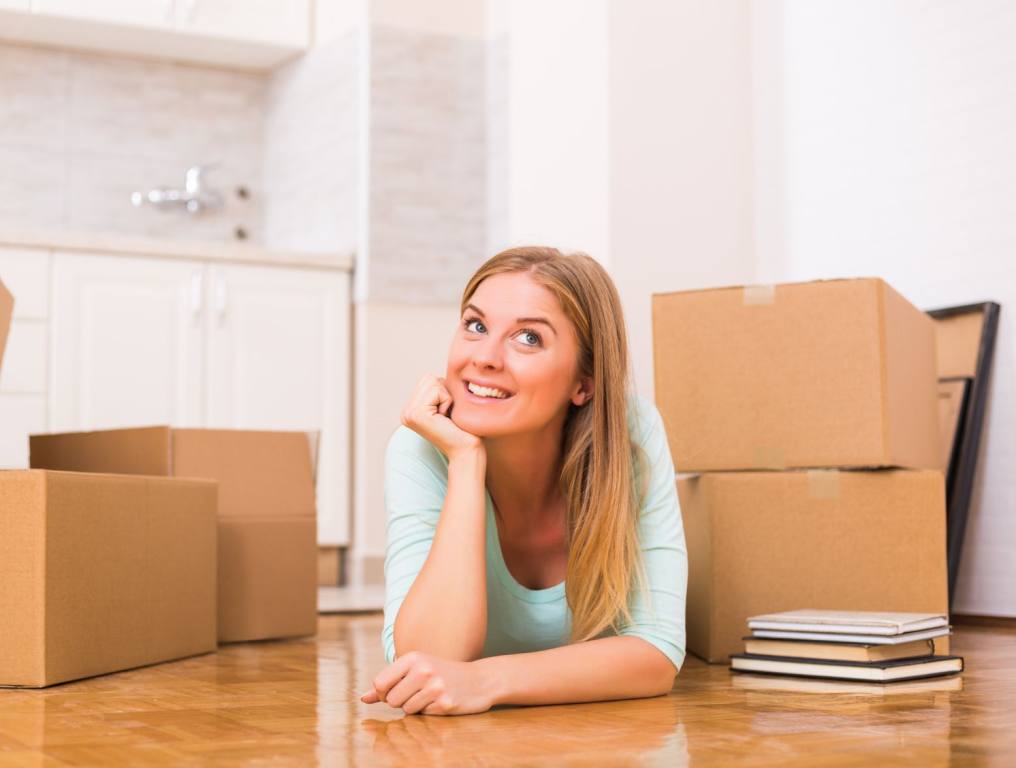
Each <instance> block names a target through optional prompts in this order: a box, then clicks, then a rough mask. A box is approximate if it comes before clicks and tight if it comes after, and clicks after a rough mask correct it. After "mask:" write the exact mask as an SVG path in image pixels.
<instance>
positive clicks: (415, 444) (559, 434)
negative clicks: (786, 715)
mask: <svg viewBox="0 0 1016 768" xmlns="http://www.w3.org/2000/svg"><path fill="white" fill-rule="evenodd" d="M461 309H462V320H461V324H460V325H459V327H458V329H457V330H456V332H455V335H454V337H453V339H452V344H451V349H450V350H449V354H448V366H447V371H446V373H445V376H444V378H438V377H435V376H430V375H428V376H424V377H423V378H422V379H421V380H420V382H419V383H418V384H417V386H416V389H415V391H414V392H413V394H412V397H411V398H410V400H409V403H408V404H407V405H406V407H405V409H404V410H403V413H402V424H403V426H401V427H400V428H399V429H398V430H396V432H395V433H394V434H393V435H392V437H391V439H390V441H389V444H388V450H387V454H386V462H385V503H386V506H387V510H388V547H387V553H386V558H385V581H386V585H385V590H386V599H385V622H384V629H383V631H382V636H381V641H382V644H383V646H384V651H385V658H386V660H387V661H388V662H389V664H388V666H387V667H385V668H384V669H382V670H380V671H379V672H378V673H377V675H376V676H375V677H374V679H373V687H372V688H371V690H369V691H368V692H367V693H365V694H364V695H363V697H362V698H361V700H362V701H363V702H365V703H368V704H370V703H375V702H384V703H387V704H388V705H389V706H391V707H398V708H401V709H403V710H404V711H405V712H406V713H417V712H419V713H423V714H427V715H430V714H434V715H453V714H454V715H459V714H469V713H474V712H483V711H486V710H488V709H490V708H491V707H493V706H496V705H499V704H513V705H529V704H560V703H569V702H583V701H597V700H608V699H627V698H638V697H645V696H657V695H660V694H664V693H666V692H667V691H669V690H670V689H671V687H672V686H673V683H674V677H675V675H676V673H677V671H678V670H679V669H680V667H681V663H682V662H683V660H684V652H685V630H684V602H685V587H686V584H687V554H686V550H685V543H684V531H683V528H682V525H681V514H680V509H679V507H678V502H677V495H676V491H675V487H674V469H673V464H672V462H671V458H670V451H669V449H668V446H667V439H666V434H665V433H664V428H663V423H662V421H661V419H660V415H659V413H658V412H657V410H656V408H655V407H653V405H652V404H650V403H648V402H647V401H645V400H643V399H641V398H639V397H637V396H635V395H634V394H633V393H632V392H631V390H630V389H629V376H628V348H627V340H626V332H625V324H624V319H623V316H622V312H621V304H620V300H619V298H618V294H617V289H616V288H615V287H614V284H613V282H612V281H611V279H610V277H609V276H608V275H607V273H606V272H605V271H604V269H603V268H602V267H601V266H600V265H599V264H598V263H597V262H596V261H595V260H593V259H592V258H590V257H588V256H586V255H584V254H562V253H560V252H559V251H557V250H555V249H553V248H516V249H512V250H509V251H505V252H503V253H500V254H498V255H497V256H494V257H493V258H492V259H490V260H489V261H487V263H485V264H484V265H483V266H482V267H480V269H479V270H478V271H477V272H476V274H475V275H473V277H472V278H471V279H470V280H469V283H468V284H467V285H466V288H465V291H464V293H463V299H462V307H461Z"/></svg>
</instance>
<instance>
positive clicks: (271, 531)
mask: <svg viewBox="0 0 1016 768" xmlns="http://www.w3.org/2000/svg"><path fill="white" fill-rule="evenodd" d="M13 303H14V300H13V297H12V296H11V295H10V293H9V292H8V291H7V290H6V288H5V287H4V286H3V283H2V282H0V362H2V360H3V351H4V346H5V343H6V338H7V333H8V329H9V323H10V319H11V315H12V310H13ZM0 428H2V425H0ZM316 447H317V436H316V435H311V436H308V435H307V434H306V433H303V432H253V431H239V430H189V429H182V430H175V429H170V428H169V427H154V428H141V429H124V430H108V431H102V432H86V433H73V434H63V435H33V436H32V438H31V466H32V469H30V470H8V471H0V585H2V587H0V615H2V616H3V617H4V622H5V629H4V631H3V632H2V633H0V686H32V687H39V686H46V685H51V684H54V683H59V682H64V681H67V680H74V679H77V678H81V677H88V676H92V675H98V674H103V673H107V672H114V671H117V670H121V669H128V668H131V667H137V666H141V665H145V664H152V663H156V662H160V661H168V660H171V659H177V658H181V657H184V656H190V655H194V654H198V653H205V652H208V651H213V650H215V647H216V644H217V641H218V642H227V641H242V640H262V639H271V638H281V637H292V636H298V635H307V634H312V633H314V632H315V630H316V624H317V606H316V597H317V588H316V567H317V556H316V553H317V546H316V538H317V537H316V528H317V525H316V514H315V502H314V474H315V469H316Z"/></svg>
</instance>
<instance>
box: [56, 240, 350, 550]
mask: <svg viewBox="0 0 1016 768" xmlns="http://www.w3.org/2000/svg"><path fill="white" fill-rule="evenodd" d="M349 306H350V296H349V275H348V273H346V272H342V271H336V270H327V269H302V268H295V267H293V268H290V267H260V266H258V267H255V266H234V265H218V264H208V263H206V262H202V261H189V260H174V259H155V258H145V257H125V256H93V255H86V254H78V253H59V254H55V255H54V259H53V268H52V314H51V320H50V324H51V338H50V358H49V367H50V379H49V395H50V397H49V403H50V406H49V429H50V430H51V431H67V430H86V429H101V428H109V427H121V426H145V425H153V424H170V425H173V426H197V427H201V426H204V427H213V428H215V427H217V428H229V429H276V430H306V431H316V432H320V435H321V440H320V444H319V452H318V537H319V541H320V543H322V544H327V545H346V544H348V543H349V523H348V519H349V512H348V510H349V498H348V488H349V430H350V426H349V402H350V393H349V373H348V371H349V365H350V359H351V357H350V347H349Z"/></svg>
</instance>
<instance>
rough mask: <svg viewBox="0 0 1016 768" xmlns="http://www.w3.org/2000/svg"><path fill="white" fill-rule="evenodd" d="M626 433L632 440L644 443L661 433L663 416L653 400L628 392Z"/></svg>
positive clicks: (640, 443)
mask: <svg viewBox="0 0 1016 768" xmlns="http://www.w3.org/2000/svg"><path fill="white" fill-rule="evenodd" d="M628 433H629V435H630V437H631V439H632V441H633V442H635V443H637V444H639V445H643V446H644V445H646V443H649V442H651V441H653V440H654V439H655V438H657V437H659V435H660V434H662V433H663V418H662V417H661V416H660V412H659V410H658V409H657V408H656V406H655V405H654V404H653V402H652V401H651V400H649V399H647V398H645V397H642V395H639V394H637V393H635V392H629V393H628Z"/></svg>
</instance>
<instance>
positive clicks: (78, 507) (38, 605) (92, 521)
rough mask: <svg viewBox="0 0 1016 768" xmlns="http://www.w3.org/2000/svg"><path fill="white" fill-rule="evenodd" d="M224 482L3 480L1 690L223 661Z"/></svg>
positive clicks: (74, 477)
mask: <svg viewBox="0 0 1016 768" xmlns="http://www.w3.org/2000/svg"><path fill="white" fill-rule="evenodd" d="M215 499H216V487H215V483H213V482H209V481H207V480H169V479H166V478H158V477H143V478H142V477H129V476H123V475H89V474H81V473H76V472H46V471H37V470H6V471H0V617H3V619H2V620H3V629H2V630H0V685H4V686H32V687H38V686H46V685H52V684H53V683H60V682H64V681H66V680H74V679H77V678H81V677H90V676H92V675H99V674H103V673H106V672H115V671H117V670H121V669H129V668H131V667H138V666H142V665H145V664H153V663H155V662H159V661H168V660H170V659H178V658H182V657H184V656H191V655H194V654H199V653H205V652H208V651H214V650H215V646H216V641H215V623H216V614H215V599H216V574H215V564H216V551H215V550H216V521H215Z"/></svg>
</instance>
